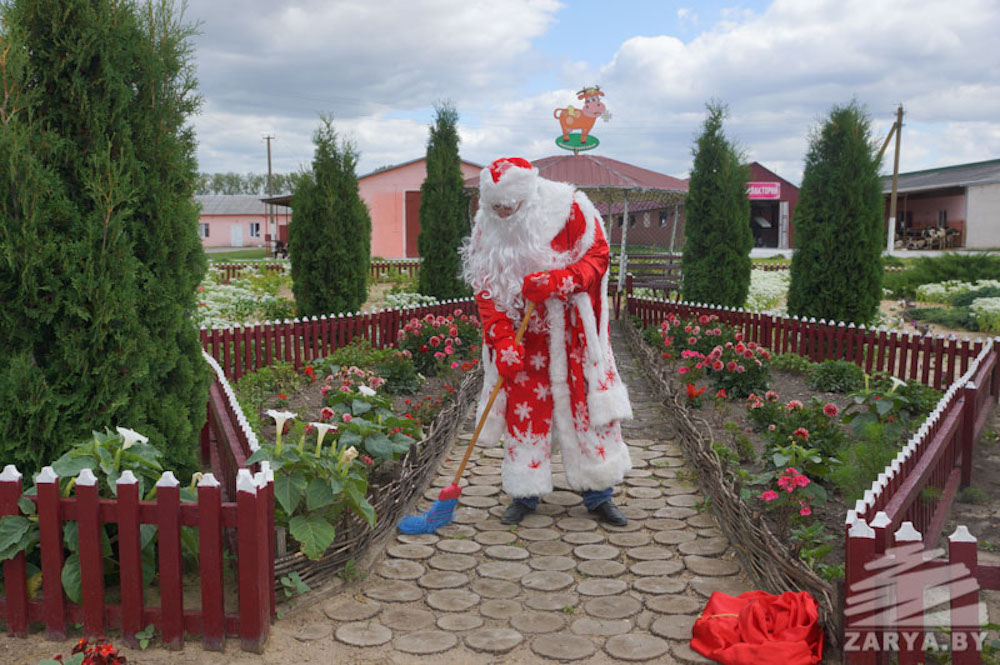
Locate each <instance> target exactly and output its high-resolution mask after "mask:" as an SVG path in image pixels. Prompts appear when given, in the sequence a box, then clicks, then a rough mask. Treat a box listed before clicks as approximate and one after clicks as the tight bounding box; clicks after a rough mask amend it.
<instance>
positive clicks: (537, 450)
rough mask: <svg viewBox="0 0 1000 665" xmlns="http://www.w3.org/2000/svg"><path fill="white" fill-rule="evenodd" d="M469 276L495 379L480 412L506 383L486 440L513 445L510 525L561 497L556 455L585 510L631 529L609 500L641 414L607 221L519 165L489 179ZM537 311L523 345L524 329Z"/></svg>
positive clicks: (506, 163) (568, 190)
mask: <svg viewBox="0 0 1000 665" xmlns="http://www.w3.org/2000/svg"><path fill="white" fill-rule="evenodd" d="M462 251H463V259H464V276H465V279H466V281H467V282H468V283H469V284H470V285H471V286H472V287H473V289H474V291H475V294H476V300H477V302H478V305H479V313H480V318H481V319H482V322H483V366H484V368H485V371H486V376H485V381H484V383H483V395H482V398H481V399H480V402H479V409H480V413H479V414H478V416H479V417H481V416H482V410H483V409H484V408H485V404H486V402H487V398H488V396H489V393H490V392H491V390H492V388H493V386H494V384H495V383H496V381H497V379H498V377H503V378H504V383H503V390H502V391H501V393H500V395H499V396H498V397H497V400H496V402H495V403H494V405H493V408H492V409H491V411H490V413H489V415H488V418H487V421H486V424H485V426H484V428H483V431H482V434H481V436H482V437H483V439H484V440H486V441H490V440H492V441H496V440H499V439H500V438H501V437H503V438H504V440H505V442H504V452H505V454H504V459H503V466H502V477H503V488H504V491H505V492H506V493H507V494H509V495H510V496H511V497H513V498H514V501H513V502H512V504H511V505H510V507H508V508H507V510H506V512H505V513H504V515H503V517H502V519H501V521H502V522H503V523H504V524H516V523H518V522H520V521H521V520H522V519H523V518H524V516H525V515H526V514H528V513H530V512H532V511H533V510H534V509H535V507H536V506H537V505H538V501H539V498H540V497H541V496H542V495H544V494H546V493H548V492H551V491H552V454H553V452H556V451H558V452H559V453H560V454H561V456H562V466H563V470H564V472H565V474H566V481H567V483H568V484H569V485H570V487H572V488H573V489H574V490H576V491H578V492H581V493H582V494H583V501H584V504H585V505H586V507H587V509H588V510H590V511H591V512H592V513H594V514H595V515H596V516H597V517H599V518H600V519H602V520H603V521H605V522H608V523H610V524H615V525H623V524H625V523H626V521H627V520H626V519H625V516H624V515H622V513H621V511H620V510H618V508H617V507H616V506H615V504H614V503H613V502H612V501H611V494H612V491H613V487H614V485H615V484H617V483H619V482H621V480H622V478H623V477H624V475H625V474H626V473H627V472H628V470H629V469H630V468H632V462H631V460H630V459H629V454H628V447H627V446H626V445H625V443H624V442H623V441H622V434H621V421H622V420H623V419H629V418H631V417H632V407H631V405H630V403H629V398H628V391H627V389H626V387H625V384H624V383H622V380H621V378H620V377H619V375H618V369H617V367H616V366H615V359H614V356H613V355H612V352H611V343H610V339H609V324H608V307H607V295H606V294H607V289H608V263H609V251H608V243H607V240H606V239H605V237H604V230H603V226H602V224H601V217H600V215H599V214H598V212H597V210H596V209H595V208H594V206H593V204H592V203H591V202H590V200H589V199H587V197H586V196H585V195H584V194H583V193H582V192H579V191H576V190H575V189H574V188H573V187H572V186H571V185H568V184H564V183H558V182H551V181H549V180H545V179H543V178H540V177H539V176H538V170H537V169H535V168H532V166H531V164H530V163H528V162H527V161H526V160H524V159H520V158H517V157H515V158H507V159H499V160H497V161H495V162H493V163H492V164H490V165H489V166H488V167H487V168H485V169H483V171H482V174H481V175H480V185H479V212H478V213H476V218H475V224H474V228H473V229H472V233H471V235H470V236H469V239H468V240H467V242H466V244H465V246H464V247H463V250H462ZM529 301H530V302H534V303H536V308H535V311H534V313H533V314H532V315H531V318H530V320H529V321H528V328H527V330H526V332H525V335H524V338H523V340H522V343H521V344H519V345H518V344H515V343H514V338H515V334H516V333H515V331H516V330H517V329H518V327H519V326H520V324H521V321H522V319H523V317H524V312H525V308H526V304H527V303H528V302H529Z"/></svg>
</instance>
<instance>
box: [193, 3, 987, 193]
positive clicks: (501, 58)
mask: <svg viewBox="0 0 1000 665" xmlns="http://www.w3.org/2000/svg"><path fill="white" fill-rule="evenodd" d="M186 18H187V19H188V20H189V21H192V22H194V21H197V22H200V24H201V28H200V30H201V34H200V35H199V36H198V37H197V38H196V40H195V52H196V58H197V64H198V77H199V80H200V89H201V94H202V96H203V97H204V107H203V110H202V113H201V115H200V116H198V117H197V118H196V120H195V124H196V128H197V131H198V137H199V142H200V146H199V150H198V159H199V164H200V169H201V170H202V171H208V172H215V171H239V172H247V171H256V172H264V171H266V169H267V160H266V147H265V143H264V141H263V139H262V137H263V136H264V135H265V134H272V135H274V136H275V137H276V139H275V141H274V142H273V144H272V154H273V162H274V170H275V171H276V172H290V171H294V170H297V169H299V168H300V167H303V166H307V165H308V163H309V162H310V160H311V158H312V142H311V136H312V133H313V131H314V130H315V128H316V126H317V124H318V122H319V116H320V114H330V115H332V116H333V117H334V124H335V126H336V128H337V130H338V132H339V133H340V134H341V135H342V136H343V137H345V138H347V139H349V140H351V141H352V142H353V143H354V144H355V146H356V147H357V148H358V150H359V152H360V155H361V159H360V163H359V167H358V172H359V174H364V173H367V172H369V171H371V170H374V169H375V168H378V167H380V166H385V165H389V164H396V163H399V162H404V161H407V160H410V159H414V158H417V157H421V156H423V154H424V152H425V149H426V141H427V132H428V126H429V124H430V122H431V120H432V118H433V115H434V104H435V103H437V102H440V101H442V100H448V101H451V102H452V103H454V105H455V106H456V108H457V110H458V112H459V115H460V134H461V138H462V144H461V147H460V150H461V153H462V156H463V158H465V159H467V160H470V161H473V162H476V163H479V164H486V163H488V162H490V161H491V160H493V159H495V158H497V157H502V156H510V155H521V156H524V157H527V158H528V159H537V158H540V157H545V156H548V155H552V154H556V153H559V152H562V151H561V150H560V149H559V148H557V147H556V146H555V143H554V140H555V138H556V137H557V136H558V135H559V133H560V130H559V126H558V122H557V121H556V120H555V119H553V117H552V112H553V110H554V109H556V108H557V107H564V106H567V105H569V104H576V105H577V106H579V105H580V102H579V101H577V100H576V96H575V91H577V90H578V89H580V88H581V87H583V86H584V85H592V84H599V85H600V86H601V89H602V90H604V91H605V92H606V96H605V98H604V101H605V103H606V105H607V107H608V110H609V111H610V112H611V116H612V117H611V119H610V121H608V122H606V123H605V122H603V121H598V123H597V124H596V125H595V127H594V130H593V134H594V135H595V136H596V137H597V138H598V139H599V140H600V142H601V145H600V147H598V148H597V150H596V153H595V154H602V155H606V156H608V157H613V158H615V159H620V160H623V161H627V162H631V163H634V164H637V165H639V166H643V167H645V168H649V169H653V170H655V171H660V172H663V173H668V174H670V175H674V176H677V177H685V176H686V175H687V173H688V171H689V170H690V168H691V162H692V157H691V145H692V142H693V140H694V139H695V137H696V136H697V134H698V132H699V128H700V125H701V122H702V121H703V119H704V114H705V103H706V102H707V101H708V100H711V99H716V100H719V101H721V102H723V103H725V104H727V105H728V107H729V118H728V120H727V123H726V130H727V134H728V135H729V136H730V137H731V138H733V139H734V140H735V141H736V142H737V144H738V145H739V146H740V147H741V148H742V149H743V150H744V152H745V153H746V155H747V156H748V157H749V158H750V159H751V160H756V161H759V162H761V163H762V164H764V165H765V166H767V167H768V168H770V169H771V170H773V171H776V172H777V173H779V174H780V175H782V176H784V177H786V178H787V179H789V180H792V181H793V182H796V183H798V182H800V181H801V177H802V166H803V161H804V157H805V152H806V149H807V145H808V138H809V133H810V131H811V130H813V129H815V128H816V127H817V126H818V124H819V123H820V122H821V121H822V119H823V117H824V116H825V115H826V114H827V113H828V111H829V110H830V108H831V107H832V106H833V105H835V104H844V103H847V102H849V101H850V100H851V99H852V98H853V99H857V101H859V102H860V103H861V104H862V105H864V106H865V108H866V109H867V110H868V112H869V114H870V115H871V117H872V122H873V128H874V133H875V134H876V135H877V136H879V137H884V136H885V134H886V133H887V131H888V129H889V127H890V124H891V122H892V120H893V119H894V117H895V110H896V106H897V105H898V104H900V103H902V105H903V107H904V111H905V114H906V115H905V120H904V123H905V125H904V128H903V143H902V153H901V159H900V170H901V171H903V172H906V171H914V170H919V169H924V168H930V167H934V166H943V165H949V164H959V163H964V162H970V161H981V160H987V159H996V158H1000V48H998V47H997V35H1000V2H997V0H949V1H948V2H942V1H941V0H775V1H773V2H767V1H766V0H752V1H749V0H748V1H740V0H729V1H720V0H686V1H683V2H675V1H673V0H635V1H632V0H622V1H619V2H608V1H607V0H605V1H603V2H597V1H593V2H591V1H578V0H564V1H562V2H559V1H557V0H491V1H489V2H482V1H480V0H266V1H265V0H189V4H188V9H187V14H186ZM889 166H890V167H891V160H889ZM883 170H885V169H883Z"/></svg>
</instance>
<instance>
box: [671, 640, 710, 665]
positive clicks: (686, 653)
mask: <svg viewBox="0 0 1000 665" xmlns="http://www.w3.org/2000/svg"><path fill="white" fill-rule="evenodd" d="M670 655H672V656H673V657H674V658H676V659H677V660H678V661H679V662H681V663H685V665H702V663H707V664H708V665H711V663H714V662H716V661H714V660H709V659H708V658H705V657H704V656H702V655H701V654H700V653H698V652H697V651H695V650H694V649H692V648H691V646H690V645H689V644H688V643H687V642H680V643H674V644H672V645H670Z"/></svg>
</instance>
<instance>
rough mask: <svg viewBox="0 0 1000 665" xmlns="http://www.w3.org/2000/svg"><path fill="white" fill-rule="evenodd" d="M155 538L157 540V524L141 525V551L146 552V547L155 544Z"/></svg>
mask: <svg viewBox="0 0 1000 665" xmlns="http://www.w3.org/2000/svg"><path fill="white" fill-rule="evenodd" d="M153 538H156V525H155V524H140V525H139V549H140V550H144V549H146V546H147V545H149V544H150V543H151V542H153Z"/></svg>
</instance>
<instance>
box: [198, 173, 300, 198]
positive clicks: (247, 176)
mask: <svg viewBox="0 0 1000 665" xmlns="http://www.w3.org/2000/svg"><path fill="white" fill-rule="evenodd" d="M300 177H302V175H301V174H300V173H272V174H271V191H270V192H269V191H268V188H267V174H266V173H233V172H232V171H230V172H228V173H199V174H198V189H197V191H196V192H195V194H259V195H261V196H263V195H264V194H280V193H282V192H292V191H295V185H296V183H297V182H298V179H299V178H300Z"/></svg>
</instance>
